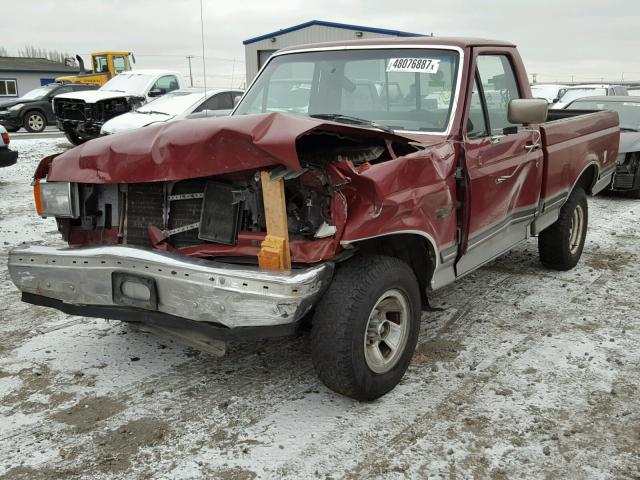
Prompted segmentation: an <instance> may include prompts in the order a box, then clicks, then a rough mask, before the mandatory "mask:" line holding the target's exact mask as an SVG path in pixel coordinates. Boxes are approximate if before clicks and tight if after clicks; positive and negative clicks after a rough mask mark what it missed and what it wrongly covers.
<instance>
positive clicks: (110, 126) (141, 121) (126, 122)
mask: <svg viewBox="0 0 640 480" xmlns="http://www.w3.org/2000/svg"><path fill="white" fill-rule="evenodd" d="M174 117H175V115H164V114H161V113H138V112H127V113H124V114H122V115H118V116H117V117H114V118H112V119H111V120H108V121H107V122H106V123H105V124H104V125H103V126H102V129H101V130H100V131H101V132H102V133H103V134H111V133H119V132H124V131H126V130H134V129H136V128H141V127H144V126H146V125H150V124H152V123H157V122H168V121H169V120H171V119H172V118H174Z"/></svg>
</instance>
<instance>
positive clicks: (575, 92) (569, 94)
mask: <svg viewBox="0 0 640 480" xmlns="http://www.w3.org/2000/svg"><path fill="white" fill-rule="evenodd" d="M606 94H607V89H606V88H569V89H567V90H566V91H565V92H564V95H562V96H561V97H560V101H561V102H562V103H569V102H573V101H574V100H575V99H577V98H582V97H597V96H600V95H606Z"/></svg>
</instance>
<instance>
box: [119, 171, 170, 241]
mask: <svg viewBox="0 0 640 480" xmlns="http://www.w3.org/2000/svg"><path fill="white" fill-rule="evenodd" d="M163 204H164V183H163V182H155V183H131V184H129V190H128V192H127V218H126V227H125V242H126V243H128V244H132V245H139V246H143V247H148V246H150V245H151V242H150V241H149V235H148V233H147V227H148V226H149V225H155V226H157V227H158V228H160V229H162V228H163V224H164V221H163V218H162V211H163Z"/></svg>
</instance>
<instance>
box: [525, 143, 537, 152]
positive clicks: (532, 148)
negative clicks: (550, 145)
mask: <svg viewBox="0 0 640 480" xmlns="http://www.w3.org/2000/svg"><path fill="white" fill-rule="evenodd" d="M524 149H525V150H526V151H527V152H529V153H531V152H535V151H536V150H540V144H539V143H527V144H526V145H525V146H524Z"/></svg>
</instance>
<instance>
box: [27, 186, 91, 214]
mask: <svg viewBox="0 0 640 480" xmlns="http://www.w3.org/2000/svg"><path fill="white" fill-rule="evenodd" d="M33 196H34V199H35V203H36V210H37V211H38V215H40V216H41V217H63V218H77V217H78V214H79V210H80V208H79V202H78V185H77V184H75V183H67V182H41V181H39V180H36V182H35V183H34V185H33Z"/></svg>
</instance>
